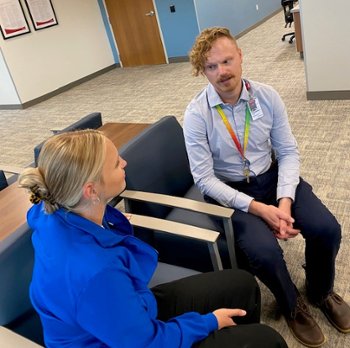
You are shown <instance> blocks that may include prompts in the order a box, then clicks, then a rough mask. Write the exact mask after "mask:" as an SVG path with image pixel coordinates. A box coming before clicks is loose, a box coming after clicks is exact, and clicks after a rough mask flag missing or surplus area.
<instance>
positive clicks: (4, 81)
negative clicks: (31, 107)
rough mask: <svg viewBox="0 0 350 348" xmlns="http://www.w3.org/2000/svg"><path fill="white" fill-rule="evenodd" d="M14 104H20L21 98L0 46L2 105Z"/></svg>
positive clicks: (0, 102) (0, 97)
mask: <svg viewBox="0 0 350 348" xmlns="http://www.w3.org/2000/svg"><path fill="white" fill-rule="evenodd" d="M14 104H15V105H16V104H20V100H19V98H18V95H17V91H16V88H15V85H14V84H13V81H12V79H11V76H10V73H9V71H8V69H7V66H6V62H5V60H4V56H3V54H2V52H1V48H0V105H14Z"/></svg>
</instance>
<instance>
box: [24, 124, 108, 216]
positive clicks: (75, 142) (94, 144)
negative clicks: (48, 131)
mask: <svg viewBox="0 0 350 348" xmlns="http://www.w3.org/2000/svg"><path fill="white" fill-rule="evenodd" d="M105 144H106V138H105V136H104V135H103V133H102V132H100V131H97V130H92V129H88V130H81V131H75V132H67V133H61V134H59V135H55V136H53V137H51V138H49V139H48V140H47V141H46V142H45V144H44V146H43V148H42V150H41V152H40V156H39V161H38V167H37V168H28V169H26V170H25V171H24V172H23V173H22V174H21V175H20V177H19V179H18V181H19V186H20V187H23V188H26V189H28V190H29V191H30V192H31V201H32V203H35V204H37V203H39V202H40V201H41V200H42V201H44V204H45V210H46V212H48V213H52V212H54V211H55V210H57V209H58V208H59V207H64V208H66V209H68V210H74V208H75V207H76V206H77V205H78V204H79V203H80V201H81V198H82V193H83V190H82V188H83V186H84V184H85V183H87V182H90V181H92V182H99V181H102V169H103V164H104V161H105V156H106V145H105Z"/></svg>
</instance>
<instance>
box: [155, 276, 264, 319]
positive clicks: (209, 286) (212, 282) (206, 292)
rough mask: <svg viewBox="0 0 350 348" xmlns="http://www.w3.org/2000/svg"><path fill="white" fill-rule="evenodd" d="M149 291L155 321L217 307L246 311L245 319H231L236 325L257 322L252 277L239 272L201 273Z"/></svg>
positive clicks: (258, 304)
mask: <svg viewBox="0 0 350 348" xmlns="http://www.w3.org/2000/svg"><path fill="white" fill-rule="evenodd" d="M152 291H153V293H154V295H155V297H156V300H157V304H158V318H159V319H161V320H164V321H166V320H168V319H170V318H172V317H174V316H177V315H180V314H183V313H185V312H190V311H195V312H199V313H201V314H206V313H209V312H212V311H214V310H215V309H218V308H240V309H244V310H246V311H247V314H246V316H244V317H235V318H234V320H235V322H237V323H258V322H259V320H260V307H261V298H260V288H259V286H258V284H257V282H256V280H255V278H254V277H253V276H252V275H250V274H249V273H248V272H245V271H242V270H231V269H229V270H223V271H218V272H209V273H202V274H199V275H194V276H191V277H187V278H183V279H179V280H175V281H173V282H169V283H165V284H160V285H158V286H156V287H154V288H152Z"/></svg>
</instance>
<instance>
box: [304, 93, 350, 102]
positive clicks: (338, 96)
mask: <svg viewBox="0 0 350 348" xmlns="http://www.w3.org/2000/svg"><path fill="white" fill-rule="evenodd" d="M306 99H307V100H349V99H350V91H319V92H306Z"/></svg>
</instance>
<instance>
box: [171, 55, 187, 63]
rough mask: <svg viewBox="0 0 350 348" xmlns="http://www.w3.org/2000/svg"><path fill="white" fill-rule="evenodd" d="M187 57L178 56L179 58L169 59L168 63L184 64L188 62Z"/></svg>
mask: <svg viewBox="0 0 350 348" xmlns="http://www.w3.org/2000/svg"><path fill="white" fill-rule="evenodd" d="M189 60H190V59H189V57H188V56H180V57H169V58H168V61H169V63H184V62H189Z"/></svg>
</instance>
